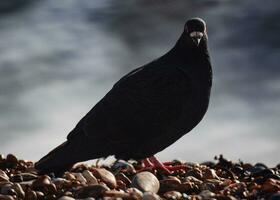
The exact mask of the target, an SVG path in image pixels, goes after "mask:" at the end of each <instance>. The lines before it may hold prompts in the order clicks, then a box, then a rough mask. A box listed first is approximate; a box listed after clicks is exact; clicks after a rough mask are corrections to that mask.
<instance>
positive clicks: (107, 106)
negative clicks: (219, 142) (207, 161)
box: [35, 18, 212, 173]
mask: <svg viewBox="0 0 280 200" xmlns="http://www.w3.org/2000/svg"><path fill="white" fill-rule="evenodd" d="M211 85H212V70H211V63H210V57H209V53H208V48H207V34H206V25H205V22H204V21H203V20H202V19H200V18H193V19H190V20H188V21H187V22H186V24H185V27H184V31H183V33H182V35H181V36H180V38H179V40H178V41H177V43H176V45H175V46H174V47H173V48H172V49H171V50H170V51H169V52H167V53H166V54H165V55H163V56H162V57H160V58H158V59H156V60H154V61H152V62H151V63H148V64H146V65H144V66H142V67H139V68H137V69H135V70H133V71H131V72H130V73H128V74H127V75H125V76H124V77H123V78H121V79H120V80H119V81H118V82H117V83H116V84H115V85H114V86H113V88H112V89H111V90H110V91H109V92H108V93H107V94H106V95H105V96H104V97H103V98H102V99H101V100H100V101H99V102H98V103H97V104H96V105H95V106H94V107H93V108H92V109H91V110H90V111H89V112H88V113H87V114H86V115H85V116H84V117H83V118H82V119H81V120H80V122H79V123H78V124H77V126H76V127H75V128H74V129H73V130H72V131H71V132H70V133H69V135H68V136H67V141H66V142H64V143H63V144H61V145H60V146H58V147H57V148H55V149H54V150H53V151H51V152H50V153H49V154H47V155H46V156H45V157H43V158H42V159H41V160H39V161H38V162H37V163H36V165H35V167H36V169H38V170H39V171H40V172H42V173H49V172H54V173H62V172H64V171H65V170H67V169H69V168H70V167H71V166H72V165H73V164H75V163H76V162H80V161H86V160H90V159H95V158H100V157H107V156H109V155H115V157H116V158H117V159H124V160H128V159H134V160H141V159H144V158H147V157H150V156H153V155H154V154H156V153H157V152H159V151H162V150H163V149H165V148H166V147H168V146H169V145H171V144H172V143H174V142H175V141H177V140H178V139H179V138H180V137H182V136H183V135H185V134H186V133H188V132H189V131H191V130H192V129H193V128H194V127H195V126H196V125H197V124H198V123H199V122H200V121H201V119H202V118H203V116H204V115H205V113H206V111H207V108H208V104H209V97H210V91H211Z"/></svg>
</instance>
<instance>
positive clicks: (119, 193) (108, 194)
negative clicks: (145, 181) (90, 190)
mask: <svg viewBox="0 0 280 200" xmlns="http://www.w3.org/2000/svg"><path fill="white" fill-rule="evenodd" d="M103 195H104V197H112V198H123V199H128V198H130V194H128V193H125V192H123V191H116V190H109V191H105V192H104V194H103Z"/></svg>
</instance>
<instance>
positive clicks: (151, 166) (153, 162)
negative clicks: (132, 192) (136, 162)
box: [137, 156, 187, 175]
mask: <svg viewBox="0 0 280 200" xmlns="http://www.w3.org/2000/svg"><path fill="white" fill-rule="evenodd" d="M142 164H143V165H144V167H143V168H142V169H140V170H139V171H137V172H142V171H154V170H158V171H161V172H162V173H163V174H166V175H170V174H172V173H173V172H174V171H179V170H184V171H186V170H187V166H186V165H176V166H172V165H171V164H173V163H172V162H165V163H161V162H160V161H159V160H158V159H157V158H156V157H154V156H152V157H150V158H146V159H144V160H142Z"/></svg>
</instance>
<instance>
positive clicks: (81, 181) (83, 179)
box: [72, 173, 87, 184]
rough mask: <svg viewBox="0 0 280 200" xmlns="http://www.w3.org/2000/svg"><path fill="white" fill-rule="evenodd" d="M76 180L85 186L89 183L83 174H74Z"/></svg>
mask: <svg viewBox="0 0 280 200" xmlns="http://www.w3.org/2000/svg"><path fill="white" fill-rule="evenodd" d="M72 174H73V175H74V176H75V178H76V180H78V181H79V182H80V183H83V184H85V183H86V182H87V180H86V179H85V177H84V176H83V175H82V173H72Z"/></svg>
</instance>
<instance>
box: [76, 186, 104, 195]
mask: <svg viewBox="0 0 280 200" xmlns="http://www.w3.org/2000/svg"><path fill="white" fill-rule="evenodd" d="M109 190H110V189H109V188H108V187H107V186H105V185H100V184H98V185H89V186H85V187H82V188H80V190H79V191H78V192H77V197H78V198H87V197H93V198H99V197H102V195H103V194H104V192H105V191H109Z"/></svg>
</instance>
